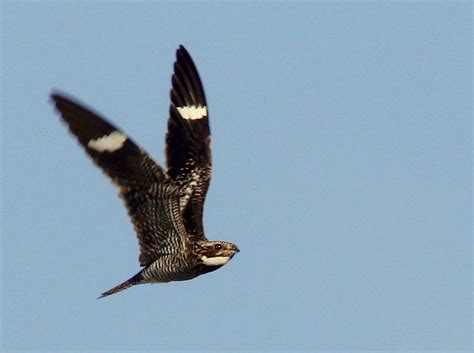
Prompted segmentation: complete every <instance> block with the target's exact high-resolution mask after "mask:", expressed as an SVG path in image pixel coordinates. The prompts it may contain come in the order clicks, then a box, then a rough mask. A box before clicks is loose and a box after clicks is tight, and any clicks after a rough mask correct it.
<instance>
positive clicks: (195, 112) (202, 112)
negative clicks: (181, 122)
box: [177, 105, 207, 120]
mask: <svg viewBox="0 0 474 353" xmlns="http://www.w3.org/2000/svg"><path fill="white" fill-rule="evenodd" d="M177 109H178V112H179V114H181V116H182V117H183V119H186V120H199V119H202V118H204V117H205V116H207V107H201V106H199V107H196V106H195V105H192V106H190V107H177Z"/></svg>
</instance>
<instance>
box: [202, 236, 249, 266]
mask: <svg viewBox="0 0 474 353" xmlns="http://www.w3.org/2000/svg"><path fill="white" fill-rule="evenodd" d="M239 251H240V250H239V248H238V247H237V245H235V244H232V243H228V242H225V241H198V242H197V243H196V253H197V254H198V257H199V260H200V261H201V262H202V263H203V264H204V265H206V266H223V265H225V264H226V263H228V262H229V261H230V259H232V257H233V256H234V255H235V254H236V253H238V252H239Z"/></svg>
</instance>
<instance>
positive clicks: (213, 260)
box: [201, 256, 230, 266]
mask: <svg viewBox="0 0 474 353" xmlns="http://www.w3.org/2000/svg"><path fill="white" fill-rule="evenodd" d="M201 260H202V262H203V263H204V265H206V266H222V265H225V264H226V263H228V262H229V260H230V257H229V256H216V257H207V256H201Z"/></svg>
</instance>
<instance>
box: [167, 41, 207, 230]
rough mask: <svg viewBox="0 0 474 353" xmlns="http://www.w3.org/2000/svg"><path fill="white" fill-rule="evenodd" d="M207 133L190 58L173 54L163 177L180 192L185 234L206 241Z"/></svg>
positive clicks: (200, 89) (203, 104) (198, 82)
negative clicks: (203, 215)
mask: <svg viewBox="0 0 474 353" xmlns="http://www.w3.org/2000/svg"><path fill="white" fill-rule="evenodd" d="M210 145H211V133H210V129H209V118H208V110H207V103H206V97H205V95H204V89H203V86H202V83H201V79H200V78H199V74H198V71H197V69H196V66H195V65H194V62H193V60H192V59H191V56H190V55H189V53H188V52H187V51H186V49H185V48H184V47H183V46H180V47H179V49H178V50H177V52H176V62H175V63H174V74H173V77H172V89H171V105H170V118H169V120H168V133H167V135H166V162H167V167H168V170H167V173H168V176H169V177H170V178H171V180H172V181H173V183H174V184H175V185H177V186H178V187H179V188H180V190H181V198H180V208H181V212H182V214H183V220H184V224H185V227H186V230H187V232H188V233H189V234H190V235H191V236H192V237H193V238H195V239H206V238H205V236H204V229H203V220H202V214H203V207H204V201H205V198H206V193H207V189H208V188H209V183H210V180H211V170H212V160H211V146H210Z"/></svg>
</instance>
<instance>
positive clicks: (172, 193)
mask: <svg viewBox="0 0 474 353" xmlns="http://www.w3.org/2000/svg"><path fill="white" fill-rule="evenodd" d="M51 98H52V100H53V102H54V104H55V107H56V109H57V110H58V112H59V113H60V115H61V117H62V119H63V120H64V122H65V123H66V124H67V125H68V127H69V130H70V131H71V132H72V134H74V135H75V136H76V138H77V140H78V141H79V143H80V144H81V146H82V147H83V148H84V149H85V151H86V153H87V154H88V155H89V156H90V157H91V159H92V160H93V161H94V163H95V164H96V165H97V166H98V167H99V168H100V169H101V170H102V171H103V172H104V173H105V174H106V175H107V176H108V177H109V178H110V179H111V181H112V182H113V183H114V185H115V186H117V187H118V189H119V193H120V196H121V197H122V198H123V199H124V201H125V205H126V207H127V209H128V213H129V215H130V217H131V219H132V222H133V224H134V227H135V230H136V232H137V236H138V240H139V244H140V253H141V255H140V264H141V265H142V266H145V265H147V264H148V263H150V262H151V261H153V260H155V259H156V258H157V257H158V256H160V254H161V253H162V252H163V251H165V252H170V251H173V249H174V250H176V249H175V248H176V246H180V241H179V236H183V233H184V232H185V230H184V225H183V223H182V220H181V216H180V214H179V193H178V188H176V186H174V185H173V184H171V183H170V181H169V180H167V177H166V175H165V174H164V173H163V171H162V169H161V167H160V166H159V165H158V164H157V163H156V162H155V161H153V160H152V159H151V158H150V157H149V155H148V154H147V153H146V152H145V151H144V150H143V149H142V148H140V147H139V146H137V144H135V142H133V140H132V139H130V138H129V137H128V136H127V135H126V134H125V133H123V132H122V131H121V130H119V129H118V128H117V127H115V126H114V125H112V124H111V123H109V122H108V121H106V120H105V119H104V118H102V117H101V116H100V115H99V114H97V113H94V112H92V111H91V110H90V109H88V108H86V107H84V106H83V105H81V104H80V103H78V102H76V101H75V100H73V99H71V98H69V97H67V96H66V95H64V94H60V93H53V94H52V95H51Z"/></svg>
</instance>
